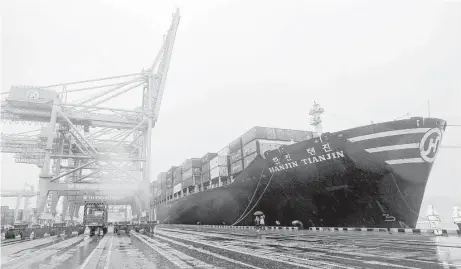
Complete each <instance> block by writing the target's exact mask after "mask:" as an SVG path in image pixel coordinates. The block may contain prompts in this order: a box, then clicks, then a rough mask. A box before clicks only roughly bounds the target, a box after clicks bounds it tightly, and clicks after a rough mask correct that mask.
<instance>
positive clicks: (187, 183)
mask: <svg viewBox="0 0 461 269" xmlns="http://www.w3.org/2000/svg"><path fill="white" fill-rule="evenodd" d="M194 185H195V180H194V177H190V178H188V179H184V182H183V183H182V188H183V189H185V188H189V187H191V186H194Z"/></svg>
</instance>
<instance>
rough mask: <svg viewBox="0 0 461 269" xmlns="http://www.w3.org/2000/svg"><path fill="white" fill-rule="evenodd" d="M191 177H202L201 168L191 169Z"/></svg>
mask: <svg viewBox="0 0 461 269" xmlns="http://www.w3.org/2000/svg"><path fill="white" fill-rule="evenodd" d="M192 175H193V176H195V177H199V176H201V175H202V168H201V167H192Z"/></svg>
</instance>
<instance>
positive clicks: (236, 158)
mask: <svg viewBox="0 0 461 269" xmlns="http://www.w3.org/2000/svg"><path fill="white" fill-rule="evenodd" d="M229 159H230V164H231V165H230V173H231V175H233V176H234V175H237V174H238V173H240V172H242V170H243V155H242V138H241V137H239V138H237V139H236V140H234V141H232V142H231V143H230V144H229Z"/></svg>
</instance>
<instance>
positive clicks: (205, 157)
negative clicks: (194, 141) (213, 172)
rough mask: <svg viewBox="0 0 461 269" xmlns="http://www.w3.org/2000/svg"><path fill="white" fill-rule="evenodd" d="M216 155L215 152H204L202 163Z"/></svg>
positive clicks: (207, 161)
mask: <svg viewBox="0 0 461 269" xmlns="http://www.w3.org/2000/svg"><path fill="white" fill-rule="evenodd" d="M216 156H218V154H217V153H207V154H205V156H203V157H202V159H201V162H202V165H204V164H205V163H209V162H210V161H211V159H213V158H214V157H216Z"/></svg>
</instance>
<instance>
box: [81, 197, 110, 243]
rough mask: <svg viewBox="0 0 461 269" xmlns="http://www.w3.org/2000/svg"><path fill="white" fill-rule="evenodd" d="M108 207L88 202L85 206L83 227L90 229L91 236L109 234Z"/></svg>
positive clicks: (103, 204)
mask: <svg viewBox="0 0 461 269" xmlns="http://www.w3.org/2000/svg"><path fill="white" fill-rule="evenodd" d="M107 209H108V206H107V205H106V204H105V203H92V202H87V203H85V205H84V211H83V225H84V226H86V227H88V228H89V229H90V236H94V235H95V234H97V235H104V234H106V233H107V224H108V210H107Z"/></svg>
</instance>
